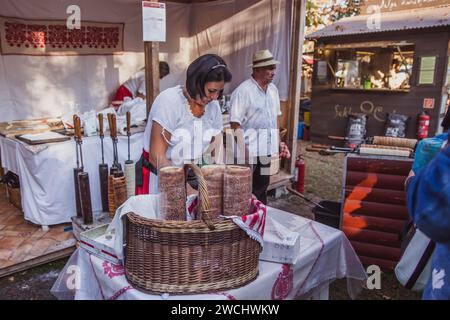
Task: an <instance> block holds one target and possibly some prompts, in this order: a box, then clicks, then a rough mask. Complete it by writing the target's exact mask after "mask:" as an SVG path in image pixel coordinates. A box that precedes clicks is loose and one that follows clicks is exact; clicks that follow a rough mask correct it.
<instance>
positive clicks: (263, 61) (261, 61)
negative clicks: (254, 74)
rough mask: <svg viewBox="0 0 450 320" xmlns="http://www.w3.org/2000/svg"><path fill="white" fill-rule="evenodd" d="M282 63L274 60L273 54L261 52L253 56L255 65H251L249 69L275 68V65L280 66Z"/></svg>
mask: <svg viewBox="0 0 450 320" xmlns="http://www.w3.org/2000/svg"><path fill="white" fill-rule="evenodd" d="M279 63H280V61H277V60H275V59H274V58H273V55H272V53H271V52H270V51H269V50H267V49H264V50H259V51H258V52H256V53H255V54H254V55H253V63H252V64H250V65H249V67H252V68H259V67H267V66H273V65H275V64H279Z"/></svg>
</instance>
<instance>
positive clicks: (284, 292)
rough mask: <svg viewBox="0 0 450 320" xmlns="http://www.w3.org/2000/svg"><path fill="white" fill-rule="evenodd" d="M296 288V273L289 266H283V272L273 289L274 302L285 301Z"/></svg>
mask: <svg viewBox="0 0 450 320" xmlns="http://www.w3.org/2000/svg"><path fill="white" fill-rule="evenodd" d="M293 287H294V272H293V271H292V269H291V266H290V265H289V264H283V270H282V271H281V272H280V274H279V275H278V277H277V280H276V281H275V284H274V285H273V287H272V300H284V299H286V298H287V296H288V295H289V293H290V292H291V291H292V288H293Z"/></svg>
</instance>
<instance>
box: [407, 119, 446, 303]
mask: <svg viewBox="0 0 450 320" xmlns="http://www.w3.org/2000/svg"><path fill="white" fill-rule="evenodd" d="M445 127H446V126H445ZM447 137H448V141H447V144H446V146H444V147H443V148H442V149H441V150H440V151H439V153H438V154H437V155H436V156H435V157H434V158H433V159H432V160H431V161H430V162H429V163H428V164H427V165H426V166H424V167H423V168H421V169H420V170H418V171H417V172H416V173H415V172H413V171H411V174H410V177H409V178H408V180H407V205H408V211H409V214H410V215H411V218H412V219H413V221H414V223H415V225H416V227H417V228H418V229H419V230H420V231H422V232H423V233H424V234H425V235H427V236H428V237H429V238H430V239H431V240H433V241H435V242H436V249H435V251H434V254H433V258H432V275H431V278H430V280H429V282H428V284H427V286H426V288H425V290H424V293H423V299H425V300H450V131H449V132H448V136H447Z"/></svg>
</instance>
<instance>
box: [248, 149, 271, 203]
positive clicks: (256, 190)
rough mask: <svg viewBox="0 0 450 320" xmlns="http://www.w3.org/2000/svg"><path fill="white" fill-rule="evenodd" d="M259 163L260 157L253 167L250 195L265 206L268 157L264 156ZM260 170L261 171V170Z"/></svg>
mask: <svg viewBox="0 0 450 320" xmlns="http://www.w3.org/2000/svg"><path fill="white" fill-rule="evenodd" d="M263 162H264V163H261V159H260V157H258V158H257V161H256V164H254V165H253V184H252V193H253V194H254V195H255V196H256V198H258V200H259V201H261V202H262V203H264V204H267V188H268V187H269V182H270V175H269V170H270V156H266V157H264V159H263ZM261 169H262V170H261Z"/></svg>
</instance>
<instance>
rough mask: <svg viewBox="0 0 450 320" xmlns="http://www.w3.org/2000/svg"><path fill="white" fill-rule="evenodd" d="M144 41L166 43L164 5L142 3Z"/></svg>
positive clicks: (148, 2)
mask: <svg viewBox="0 0 450 320" xmlns="http://www.w3.org/2000/svg"><path fill="white" fill-rule="evenodd" d="M142 26H143V36H144V41H161V42H164V41H166V4H165V3H160V2H150V1H142Z"/></svg>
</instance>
